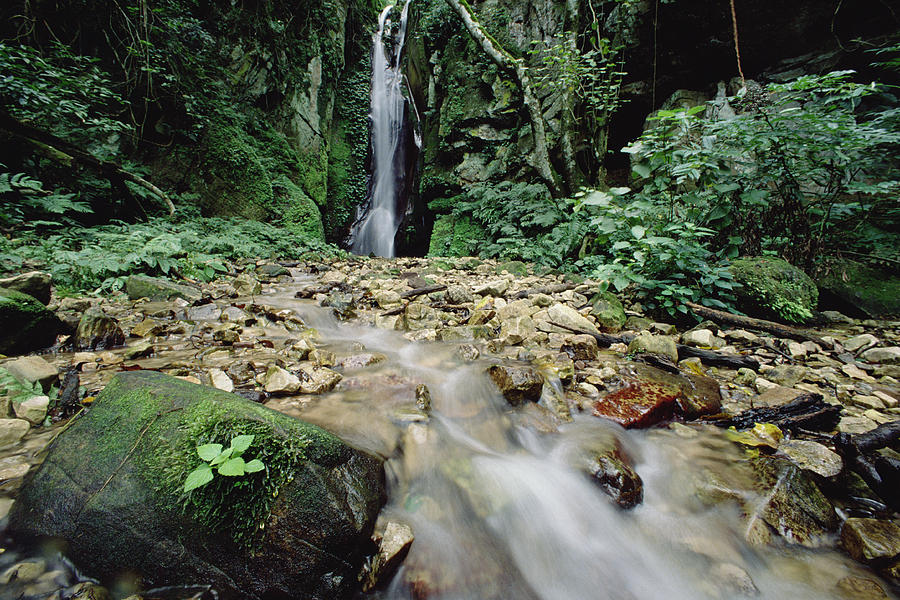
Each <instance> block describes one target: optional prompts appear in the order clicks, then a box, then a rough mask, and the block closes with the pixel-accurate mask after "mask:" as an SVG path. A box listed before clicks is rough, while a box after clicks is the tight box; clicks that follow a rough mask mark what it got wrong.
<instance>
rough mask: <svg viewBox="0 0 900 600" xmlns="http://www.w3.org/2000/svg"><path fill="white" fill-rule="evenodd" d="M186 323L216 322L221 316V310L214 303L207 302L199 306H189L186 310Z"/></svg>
mask: <svg viewBox="0 0 900 600" xmlns="http://www.w3.org/2000/svg"><path fill="white" fill-rule="evenodd" d="M186 316H187V320H188V321H218V320H219V319H220V318H221V316H222V309H221V308H219V307H218V306H217V305H216V304H215V303H213V302H209V303H207V304H201V305H200V306H191V307H190V308H188V309H187V313H186Z"/></svg>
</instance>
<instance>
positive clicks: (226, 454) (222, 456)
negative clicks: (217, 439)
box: [209, 448, 234, 467]
mask: <svg viewBox="0 0 900 600" xmlns="http://www.w3.org/2000/svg"><path fill="white" fill-rule="evenodd" d="M232 452H234V449H233V448H225V449H224V450H222V452H221V453H219V455H218V456H217V457H215V458H214V459H212V462H210V463H209V464H210V465H211V466H213V467H214V466H216V465H221V464H222V463H223V462H225V461H226V460H228V459H229V458H231V454H232Z"/></svg>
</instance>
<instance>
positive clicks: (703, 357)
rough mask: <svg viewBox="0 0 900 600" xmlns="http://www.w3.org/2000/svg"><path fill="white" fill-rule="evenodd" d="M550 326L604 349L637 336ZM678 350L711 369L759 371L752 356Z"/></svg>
mask: <svg viewBox="0 0 900 600" xmlns="http://www.w3.org/2000/svg"><path fill="white" fill-rule="evenodd" d="M550 324H551V325H553V326H554V327H559V328H560V329H565V330H567V331H571V332H572V333H577V334H580V335H589V336H591V337H593V338H594V339H595V340H597V345H598V346H600V347H602V348H609V347H610V346H612V345H613V344H630V343H631V340H633V339H634V338H635V337H636V336H634V335H632V334H629V333H624V334H622V335H618V336H617V335H610V334H608V333H594V332H592V331H584V330H582V329H576V328H574V327H569V326H567V325H562V324H560V323H555V322H553V321H550ZM675 348H676V349H677V350H678V360H684V359H686V358H699V359H700V362H702V363H703V364H705V365H709V366H711V367H726V368H729V369H745V368H746V369H753V370H754V371H759V361H757V360H756V359H755V358H753V357H752V356H743V355H740V354H725V353H724V352H715V351H713V350H701V349H700V348H694V347H693V346H685V345H684V344H675Z"/></svg>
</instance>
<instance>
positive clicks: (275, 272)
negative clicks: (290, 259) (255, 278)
mask: <svg viewBox="0 0 900 600" xmlns="http://www.w3.org/2000/svg"><path fill="white" fill-rule="evenodd" d="M256 272H257V273H258V274H259V275H260V276H262V277H268V278H271V279H274V278H276V277H281V276H282V275H290V274H291V272H290V271H288V270H287V269H286V268H284V267H282V266H281V265H276V264H272V263H266V264H262V265H259V266H257V267H256Z"/></svg>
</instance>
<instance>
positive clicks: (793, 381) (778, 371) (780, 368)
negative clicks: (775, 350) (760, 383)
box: [766, 365, 809, 387]
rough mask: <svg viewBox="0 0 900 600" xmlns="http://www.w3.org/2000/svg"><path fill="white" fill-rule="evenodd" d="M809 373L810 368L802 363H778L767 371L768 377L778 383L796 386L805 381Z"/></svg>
mask: <svg viewBox="0 0 900 600" xmlns="http://www.w3.org/2000/svg"><path fill="white" fill-rule="evenodd" d="M808 373H809V370H808V369H807V368H806V367H801V366H800V365H777V366H776V367H774V368H773V369H772V370H771V371H768V372H767V373H766V379H768V380H769V381H772V382H774V383H777V384H778V385H783V386H785V387H794V386H795V385H797V384H798V383H800V382H801V381H803V379H804V378H805V377H806V375H807V374H808Z"/></svg>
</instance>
